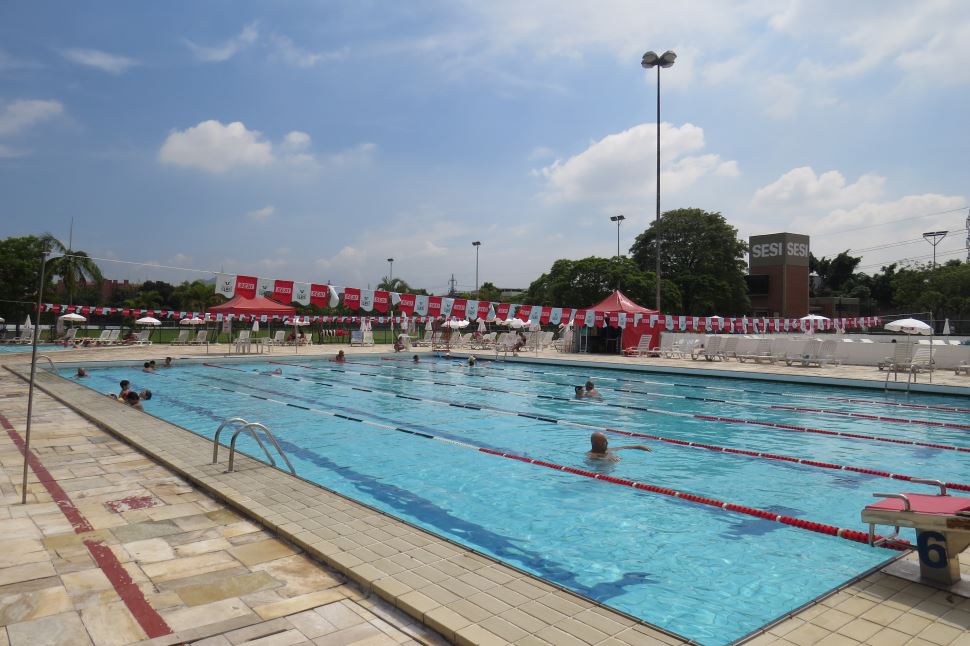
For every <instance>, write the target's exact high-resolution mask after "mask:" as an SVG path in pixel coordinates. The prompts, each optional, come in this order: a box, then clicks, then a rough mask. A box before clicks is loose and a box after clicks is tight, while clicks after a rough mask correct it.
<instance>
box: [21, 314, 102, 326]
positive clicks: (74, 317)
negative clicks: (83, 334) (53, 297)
mask: <svg viewBox="0 0 970 646" xmlns="http://www.w3.org/2000/svg"><path fill="white" fill-rule="evenodd" d="M57 320H59V321H70V322H72V323H84V322H85V321H87V319H86V318H84V317H83V316H81V315H80V314H76V313H74V312H71V313H70V314H65V315H63V316H59V317H57ZM27 324H28V325H29V324H30V318H29V317H28V318H27Z"/></svg>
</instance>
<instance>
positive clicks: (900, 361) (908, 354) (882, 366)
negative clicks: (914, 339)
mask: <svg viewBox="0 0 970 646" xmlns="http://www.w3.org/2000/svg"><path fill="white" fill-rule="evenodd" d="M892 346H893V356H891V357H885V358H884V359H883V360H882V361H880V362H879V363H877V364H876V367H877V368H879V370H888V371H889V372H899V371H900V370H901V371H903V372H905V371H906V366H907V365H909V364H910V363H911V362H912V360H913V344H912V343H911V342H910V341H903V342H900V343H894V344H892Z"/></svg>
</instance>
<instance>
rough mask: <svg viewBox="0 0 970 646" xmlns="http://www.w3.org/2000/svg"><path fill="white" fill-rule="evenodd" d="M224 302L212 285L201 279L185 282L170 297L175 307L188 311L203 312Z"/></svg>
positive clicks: (170, 301)
mask: <svg viewBox="0 0 970 646" xmlns="http://www.w3.org/2000/svg"><path fill="white" fill-rule="evenodd" d="M222 302H225V299H224V298H223V297H222V296H220V295H219V294H216V293H215V290H214V289H213V288H212V285H211V284H209V283H205V282H203V281H201V280H194V281H192V282H191V283H190V282H188V281H185V282H183V283H182V284H181V285H179V286H178V287H176V288H175V289H174V290H172V295H171V296H170V297H169V303H170V304H171V306H172V307H173V308H174V309H177V310H182V311H188V312H201V311H202V310H205V309H208V308H209V307H211V306H212V305H218V304H219V303H222Z"/></svg>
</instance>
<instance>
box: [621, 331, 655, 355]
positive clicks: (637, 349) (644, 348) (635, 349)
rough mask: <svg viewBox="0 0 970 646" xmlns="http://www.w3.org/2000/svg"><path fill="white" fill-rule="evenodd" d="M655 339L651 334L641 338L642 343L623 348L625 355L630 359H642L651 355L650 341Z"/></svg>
mask: <svg viewBox="0 0 970 646" xmlns="http://www.w3.org/2000/svg"><path fill="white" fill-rule="evenodd" d="M651 338H653V337H651V336H650V335H649V334H644V335H642V336H641V337H640V341H639V342H638V343H637V344H636V345H634V346H630V347H629V348H623V354H624V355H626V356H628V357H642V356H644V355H648V354H650V352H651V351H650V339H651Z"/></svg>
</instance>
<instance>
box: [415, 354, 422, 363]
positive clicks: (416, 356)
mask: <svg viewBox="0 0 970 646" xmlns="http://www.w3.org/2000/svg"><path fill="white" fill-rule="evenodd" d="M420 361H421V360H420V359H419V358H418V355H414V363H419V362H420Z"/></svg>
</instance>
